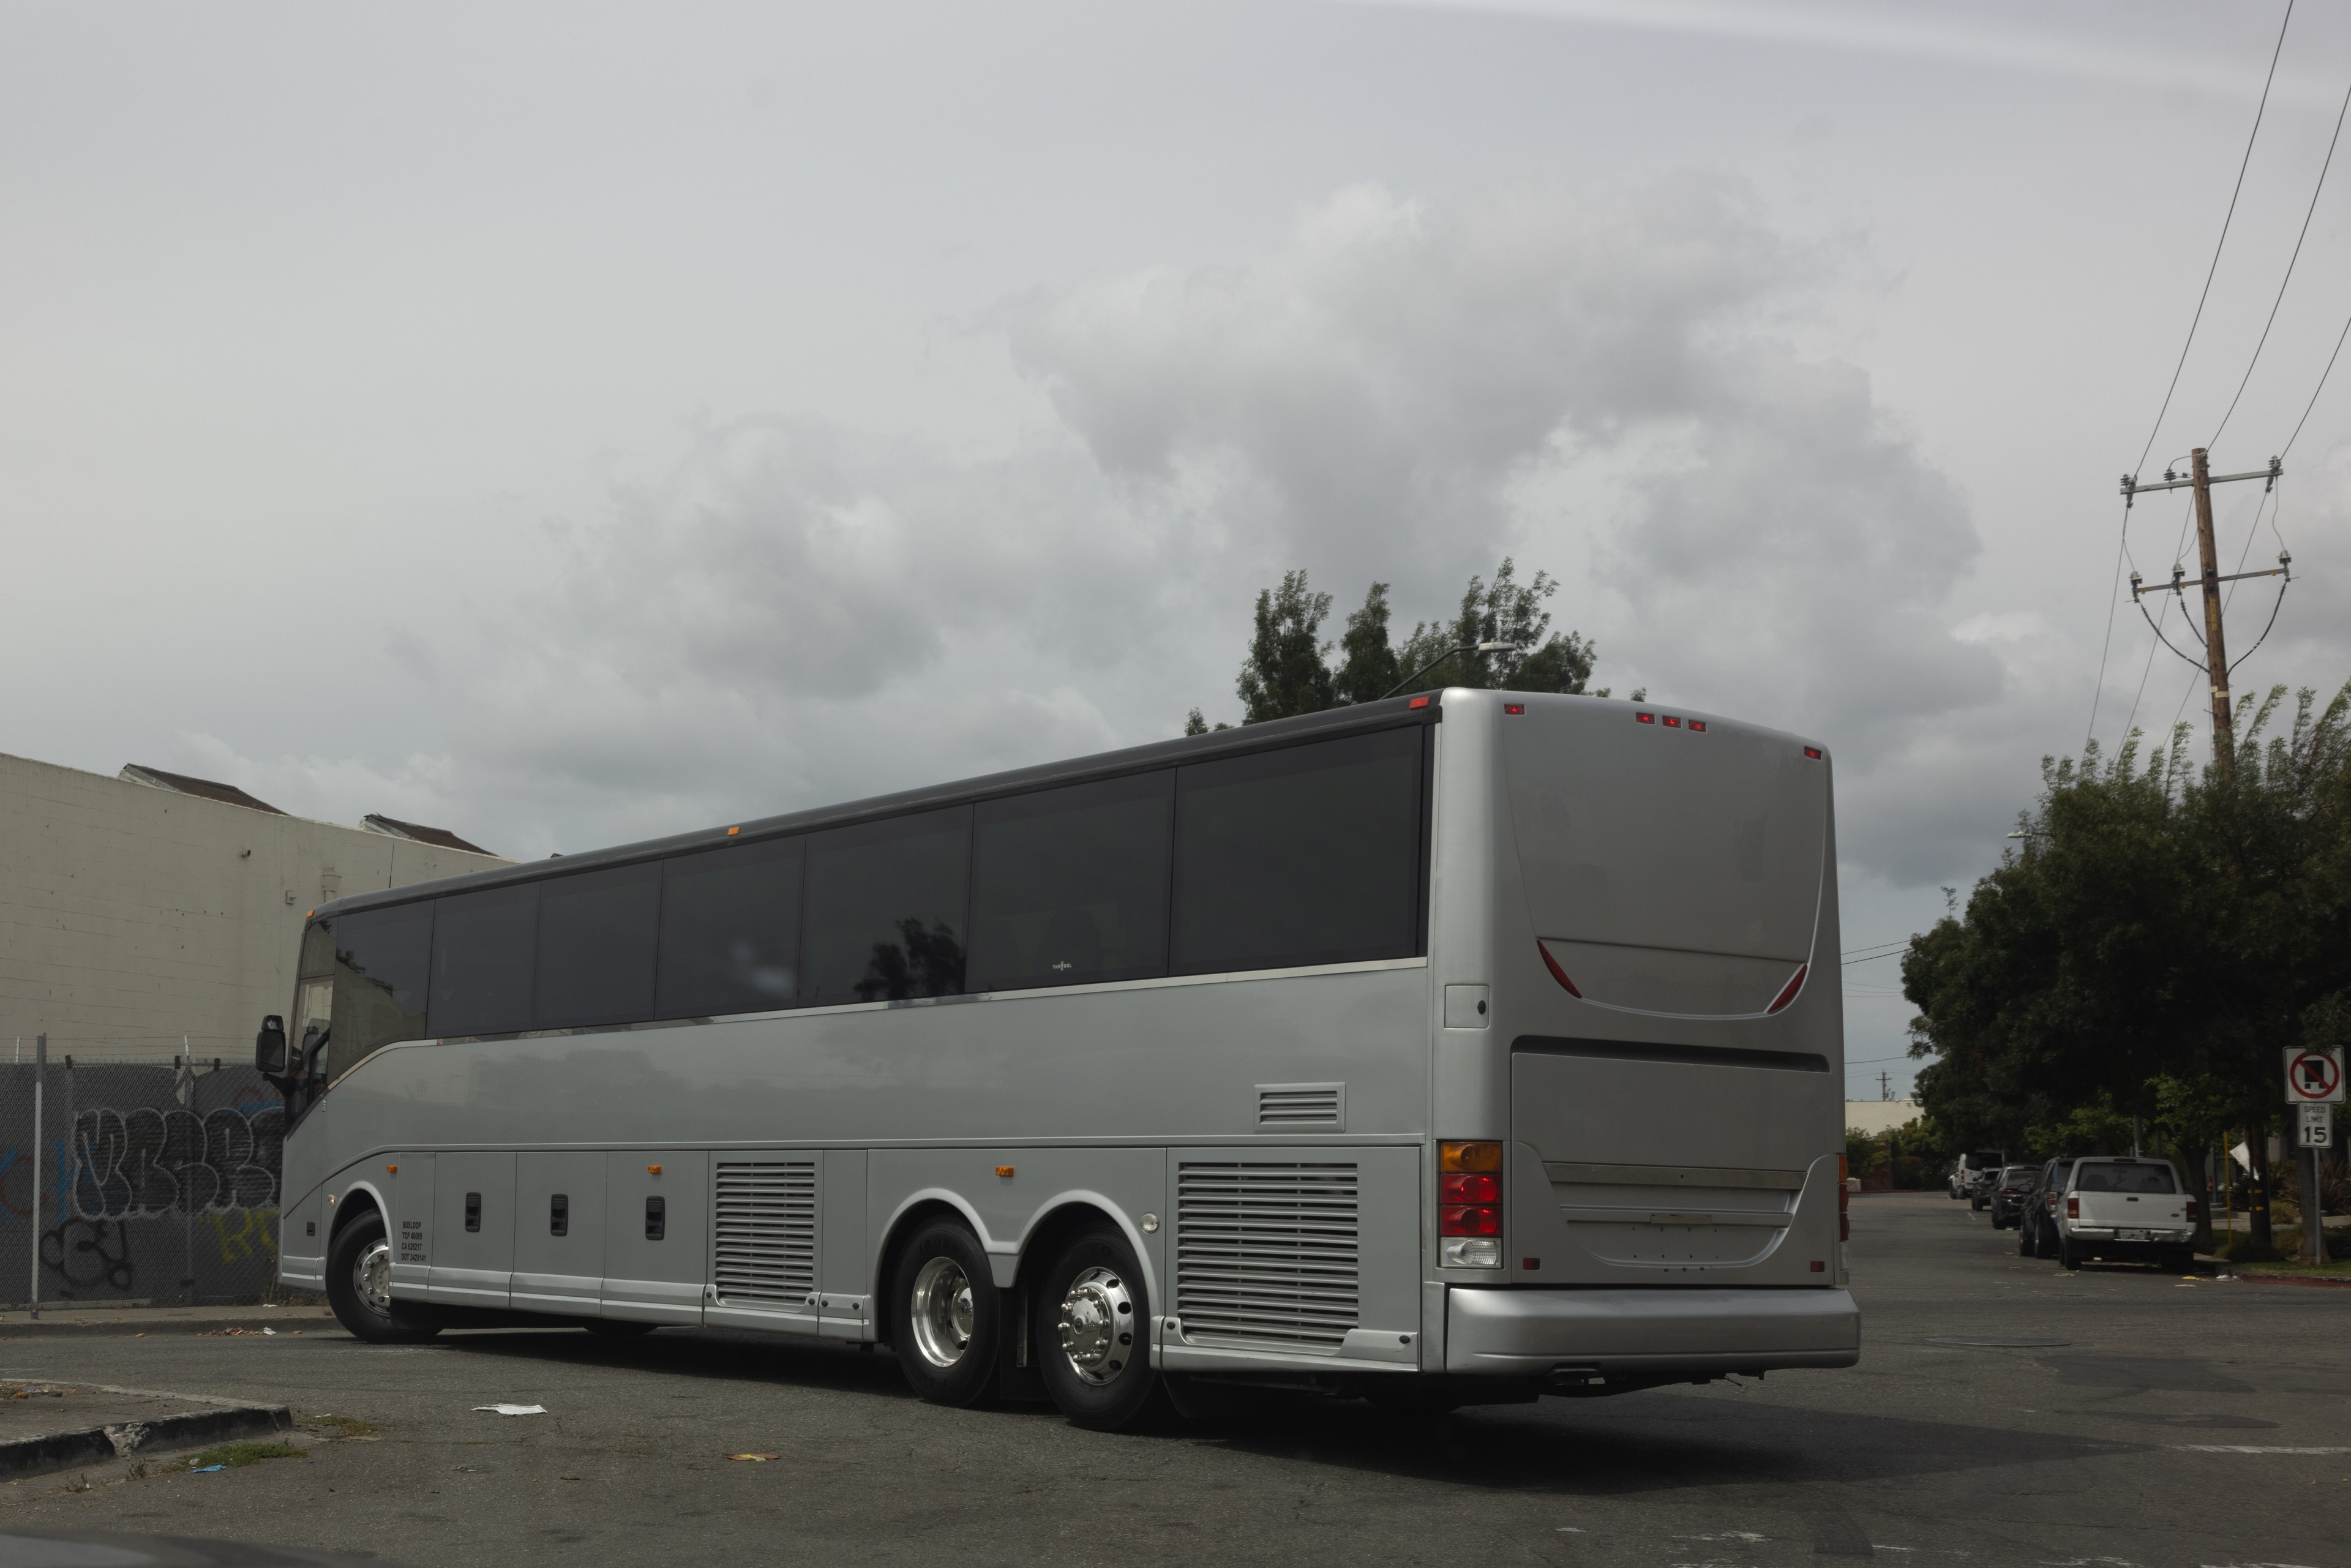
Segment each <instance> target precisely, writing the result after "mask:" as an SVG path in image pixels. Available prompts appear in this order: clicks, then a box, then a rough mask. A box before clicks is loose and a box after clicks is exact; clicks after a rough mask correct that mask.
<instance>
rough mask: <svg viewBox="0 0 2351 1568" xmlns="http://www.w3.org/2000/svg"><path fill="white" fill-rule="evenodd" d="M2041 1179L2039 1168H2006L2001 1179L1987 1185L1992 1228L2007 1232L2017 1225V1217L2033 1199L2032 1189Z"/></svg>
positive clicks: (2002, 1168) (2001, 1173) (2003, 1169)
mask: <svg viewBox="0 0 2351 1568" xmlns="http://www.w3.org/2000/svg"><path fill="white" fill-rule="evenodd" d="M2040 1179H2041V1169H2040V1167H2039V1166H2002V1167H2001V1172H2000V1178H1999V1179H1998V1180H1997V1181H1992V1182H1988V1183H1986V1184H1985V1185H1986V1186H1988V1187H1989V1188H1990V1189H1991V1228H1993V1229H1994V1230H2005V1229H2007V1228H2009V1227H2010V1226H2011V1225H2014V1224H2015V1223H2016V1219H2017V1216H2018V1215H2020V1214H2022V1212H2023V1210H2024V1206H2025V1204H2026V1203H2027V1202H2029V1201H2030V1200H2031V1198H2032V1188H2033V1186H2034V1184H2035V1183H2037V1182H2038V1181H2040Z"/></svg>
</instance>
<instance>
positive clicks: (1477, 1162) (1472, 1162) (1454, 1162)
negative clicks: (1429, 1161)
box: [1437, 1144, 1502, 1171]
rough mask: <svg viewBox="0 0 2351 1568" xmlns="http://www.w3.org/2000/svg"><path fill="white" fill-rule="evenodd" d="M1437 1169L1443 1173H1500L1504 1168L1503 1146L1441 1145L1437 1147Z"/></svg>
mask: <svg viewBox="0 0 2351 1568" xmlns="http://www.w3.org/2000/svg"><path fill="white" fill-rule="evenodd" d="M1501 1168H1502V1145H1499V1144H1439V1145H1437V1169H1438V1170H1441V1171H1499V1170H1500V1169H1501Z"/></svg>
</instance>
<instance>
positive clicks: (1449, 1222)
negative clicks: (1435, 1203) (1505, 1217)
mask: <svg viewBox="0 0 2351 1568" xmlns="http://www.w3.org/2000/svg"><path fill="white" fill-rule="evenodd" d="M1440 1218H1441V1223H1440V1224H1439V1226H1438V1228H1437V1234H1438V1235H1440V1236H1499V1235H1500V1234H1501V1233H1502V1211H1501V1209H1500V1208H1499V1207H1497V1206H1495V1205H1493V1204H1469V1205H1464V1206H1461V1207H1452V1208H1447V1209H1444V1210H1442V1211H1440Z"/></svg>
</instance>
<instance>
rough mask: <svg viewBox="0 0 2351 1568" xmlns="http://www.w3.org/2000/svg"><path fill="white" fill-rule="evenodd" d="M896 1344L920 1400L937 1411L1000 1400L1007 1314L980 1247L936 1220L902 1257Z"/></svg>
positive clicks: (960, 1229)
mask: <svg viewBox="0 0 2351 1568" xmlns="http://www.w3.org/2000/svg"><path fill="white" fill-rule="evenodd" d="M897 1273H898V1277H897V1283H896V1285H895V1286H894V1288H893V1293H894V1295H895V1299H896V1302H897V1311H896V1313H895V1321H894V1322H893V1324H892V1328H893V1333H892V1334H891V1336H890V1337H891V1342H892V1343H893V1345H894V1347H895V1348H896V1350H897V1352H898V1365H899V1366H900V1367H901V1368H902V1369H903V1370H904V1372H905V1374H906V1381H907V1382H908V1383H910V1384H912V1385H914V1392H915V1393H916V1394H919V1395H921V1396H923V1397H924V1398H925V1399H926V1400H928V1401H930V1402H931V1403H932V1404H934V1405H951V1406H974V1405H982V1404H986V1403H987V1400H988V1399H989V1398H990V1397H991V1396H994V1394H995V1392H996V1358H997V1352H998V1346H1000V1345H1001V1344H1002V1343H1003V1333H1002V1328H1001V1323H1002V1319H1003V1312H1002V1308H1001V1306H1000V1304H999V1303H998V1300H997V1296H998V1292H997V1289H996V1280H995V1276H994V1274H993V1273H992V1272H991V1271H990V1270H989V1268H988V1262H987V1253H986V1252H985V1251H983V1250H982V1249H981V1248H980V1245H979V1239H978V1238H977V1237H975V1236H974V1235H972V1233H971V1232H970V1230H968V1229H967V1228H965V1227H964V1226H963V1225H962V1224H961V1223H959V1222H958V1221H956V1220H952V1219H935V1220H933V1221H931V1222H930V1223H929V1224H927V1225H925V1226H924V1227H923V1228H921V1229H920V1230H918V1231H916V1232H915V1233H914V1238H913V1239H911V1240H910V1241H908V1242H907V1243H906V1246H905V1249H904V1250H903V1251H901V1252H900V1253H899V1254H898V1271H897Z"/></svg>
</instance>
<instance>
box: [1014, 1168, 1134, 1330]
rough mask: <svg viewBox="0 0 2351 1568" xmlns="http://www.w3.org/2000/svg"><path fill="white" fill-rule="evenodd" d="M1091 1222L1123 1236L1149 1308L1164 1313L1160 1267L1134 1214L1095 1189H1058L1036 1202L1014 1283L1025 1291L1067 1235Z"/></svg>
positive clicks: (1059, 1247)
mask: <svg viewBox="0 0 2351 1568" xmlns="http://www.w3.org/2000/svg"><path fill="white" fill-rule="evenodd" d="M1095 1224H1107V1225H1108V1226H1109V1227H1110V1228H1112V1229H1113V1230H1115V1231H1117V1232H1118V1233H1119V1234H1120V1235H1121V1236H1123V1237H1124V1238H1125V1239H1126V1244H1127V1246H1128V1247H1129V1248H1131V1249H1133V1250H1134V1258H1135V1261H1136V1262H1138V1263H1140V1264H1142V1265H1143V1283H1144V1291H1145V1293H1146V1294H1148V1296H1149V1297H1150V1300H1151V1307H1152V1311H1153V1312H1155V1313H1157V1314H1159V1315H1162V1316H1165V1313H1166V1312H1167V1305H1166V1301H1165V1297H1164V1296H1163V1295H1162V1293H1161V1289H1160V1270H1158V1268H1157V1267H1155V1265H1154V1263H1153V1261H1152V1250H1153V1249H1152V1248H1151V1246H1150V1244H1149V1243H1148V1242H1147V1241H1146V1239H1144V1234H1143V1231H1142V1229H1141V1228H1140V1227H1138V1226H1137V1225H1136V1224H1135V1222H1134V1218H1132V1217H1131V1216H1129V1215H1128V1214H1127V1213H1126V1211H1125V1210H1124V1209H1123V1208H1122V1207H1120V1206H1119V1205H1118V1204H1116V1203H1113V1202H1112V1201H1111V1200H1110V1199H1109V1198H1108V1197H1104V1196H1102V1194H1101V1193H1098V1192H1090V1191H1071V1192H1064V1193H1060V1194H1057V1195H1055V1196H1054V1197H1051V1198H1050V1199H1048V1200H1047V1201H1046V1202H1045V1203H1043V1204H1041V1205H1040V1206H1039V1207H1038V1210H1037V1214H1036V1217H1035V1218H1032V1219H1030V1220H1029V1228H1028V1230H1027V1231H1026V1232H1024V1233H1023V1234H1022V1236H1021V1238H1020V1256H1019V1264H1018V1266H1017V1268H1016V1270H1015V1271H1014V1275H1013V1283H1014V1287H1015V1288H1016V1289H1018V1290H1022V1291H1026V1290H1029V1289H1030V1288H1031V1287H1032V1286H1034V1285H1035V1283H1036V1281H1037V1276H1038V1275H1040V1273H1042V1272H1043V1271H1044V1270H1045V1268H1046V1266H1047V1265H1048V1264H1050V1262H1051V1261H1052V1260H1053V1258H1054V1256H1055V1255H1056V1254H1058V1253H1059V1252H1060V1251H1061V1249H1062V1248H1063V1247H1065V1246H1067V1245H1068V1244H1069V1240H1070V1238H1071V1237H1072V1236H1074V1235H1076V1234H1077V1233H1078V1232H1079V1231H1081V1230H1083V1229H1085V1228H1088V1227H1089V1226H1091V1225H1095Z"/></svg>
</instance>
